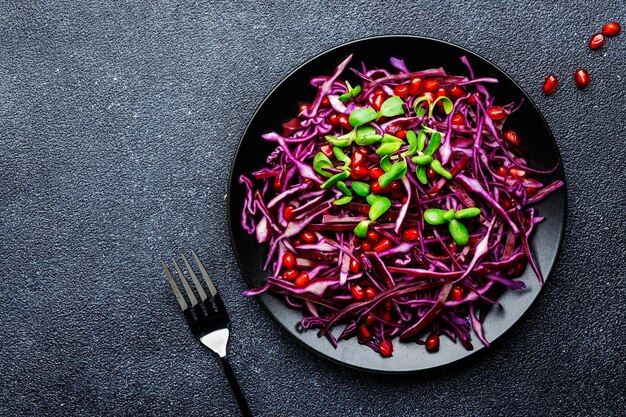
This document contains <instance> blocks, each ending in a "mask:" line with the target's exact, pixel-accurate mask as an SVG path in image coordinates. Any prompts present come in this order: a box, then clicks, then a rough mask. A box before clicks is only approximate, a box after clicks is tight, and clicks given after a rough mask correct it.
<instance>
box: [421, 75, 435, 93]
mask: <svg viewBox="0 0 626 417" xmlns="http://www.w3.org/2000/svg"><path fill="white" fill-rule="evenodd" d="M438 88H439V81H437V80H435V79H432V78H430V79H428V80H426V81H424V90H426V91H428V92H429V93H432V92H435V91H437V89H438Z"/></svg>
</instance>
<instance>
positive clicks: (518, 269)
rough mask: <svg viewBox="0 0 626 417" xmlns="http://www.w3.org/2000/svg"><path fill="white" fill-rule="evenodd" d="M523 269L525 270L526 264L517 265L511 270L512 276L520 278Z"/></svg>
mask: <svg viewBox="0 0 626 417" xmlns="http://www.w3.org/2000/svg"><path fill="white" fill-rule="evenodd" d="M525 269H526V262H520V263H518V264H517V265H515V269H513V276H514V277H521V276H522V274H523V273H524V270H525Z"/></svg>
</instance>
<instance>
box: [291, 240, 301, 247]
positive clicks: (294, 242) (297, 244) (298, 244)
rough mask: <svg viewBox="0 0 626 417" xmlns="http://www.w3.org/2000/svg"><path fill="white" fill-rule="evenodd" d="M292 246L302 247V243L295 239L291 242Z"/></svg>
mask: <svg viewBox="0 0 626 417" xmlns="http://www.w3.org/2000/svg"><path fill="white" fill-rule="evenodd" d="M293 244H294V245H296V246H300V245H302V241H301V240H300V239H296V240H294V241H293Z"/></svg>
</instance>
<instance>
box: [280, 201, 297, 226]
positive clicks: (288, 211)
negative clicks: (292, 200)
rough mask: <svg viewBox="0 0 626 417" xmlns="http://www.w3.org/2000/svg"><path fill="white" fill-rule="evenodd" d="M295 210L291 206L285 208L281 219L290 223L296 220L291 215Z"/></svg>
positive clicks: (293, 215)
mask: <svg viewBox="0 0 626 417" xmlns="http://www.w3.org/2000/svg"><path fill="white" fill-rule="evenodd" d="M295 209H296V208H295V207H294V206H292V205H291V204H290V205H288V206H287V207H285V211H284V212H283V217H284V218H285V220H287V221H288V222H291V221H293V220H295V219H296V216H295V214H293V211H294V210H295Z"/></svg>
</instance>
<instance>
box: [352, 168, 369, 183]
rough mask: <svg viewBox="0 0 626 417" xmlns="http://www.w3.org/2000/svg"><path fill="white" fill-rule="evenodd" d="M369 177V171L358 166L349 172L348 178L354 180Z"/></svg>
mask: <svg viewBox="0 0 626 417" xmlns="http://www.w3.org/2000/svg"><path fill="white" fill-rule="evenodd" d="M368 175H369V170H368V169H367V167H365V166H364V165H359V166H358V167H356V168H354V169H353V170H352V171H350V176H351V177H352V178H354V179H355V180H359V179H363V178H365V177H367V176H368Z"/></svg>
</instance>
